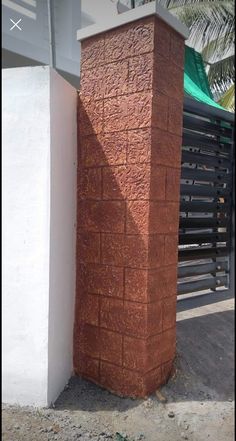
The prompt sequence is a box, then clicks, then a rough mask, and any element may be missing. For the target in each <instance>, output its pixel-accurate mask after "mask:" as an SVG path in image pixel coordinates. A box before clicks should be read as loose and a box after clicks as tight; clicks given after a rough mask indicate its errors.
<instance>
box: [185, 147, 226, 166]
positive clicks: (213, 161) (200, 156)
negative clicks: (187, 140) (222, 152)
mask: <svg viewBox="0 0 236 441" xmlns="http://www.w3.org/2000/svg"><path fill="white" fill-rule="evenodd" d="M181 162H182V163H188V164H197V165H205V166H208V167H209V166H210V167H211V168H213V167H221V168H225V169H229V168H230V166H231V162H230V160H229V159H227V158H224V157H222V156H215V155H214V156H213V155H209V154H204V153H197V152H193V151H189V150H187V149H186V150H185V149H182V158H181Z"/></svg>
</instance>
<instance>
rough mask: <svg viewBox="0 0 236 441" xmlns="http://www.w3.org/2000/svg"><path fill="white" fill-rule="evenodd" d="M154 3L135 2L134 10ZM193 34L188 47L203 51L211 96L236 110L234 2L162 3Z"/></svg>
mask: <svg viewBox="0 0 236 441" xmlns="http://www.w3.org/2000/svg"><path fill="white" fill-rule="evenodd" d="M150 1H153V0H136V1H135V0H132V5H133V6H138V5H140V4H144V3H148V2H150ZM159 3H160V4H162V6H164V7H166V8H168V9H169V11H170V12H171V13H172V14H174V15H176V16H177V17H178V18H179V19H180V20H181V21H182V22H183V23H185V24H186V25H187V27H188V28H189V30H190V37H189V43H190V45H191V46H193V47H196V46H197V47H200V48H201V49H200V51H201V54H202V57H203V60H204V62H205V64H206V70H207V74H208V79H209V83H210V86H211V89H212V92H213V94H214V95H215V96H218V97H219V103H220V104H221V105H222V106H223V107H225V108H227V109H228V110H231V111H232V110H234V108H235V104H234V92H235V84H234V81H235V69H234V58H235V56H234V40H235V37H234V35H235V13H234V0H159Z"/></svg>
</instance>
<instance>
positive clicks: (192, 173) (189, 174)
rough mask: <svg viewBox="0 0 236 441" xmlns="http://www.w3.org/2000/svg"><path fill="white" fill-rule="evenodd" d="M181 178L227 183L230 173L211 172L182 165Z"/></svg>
mask: <svg viewBox="0 0 236 441" xmlns="http://www.w3.org/2000/svg"><path fill="white" fill-rule="evenodd" d="M181 179H189V180H192V181H202V182H214V183H219V184H221V183H229V182H230V180H231V173H224V172H218V171H217V172H212V171H206V170H198V169H196V168H188V167H182V169H181Z"/></svg>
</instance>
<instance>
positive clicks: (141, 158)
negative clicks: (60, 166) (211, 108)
mask: <svg viewBox="0 0 236 441" xmlns="http://www.w3.org/2000/svg"><path fill="white" fill-rule="evenodd" d="M183 62H184V37H183V36H181V35H180V34H178V33H177V32H176V31H175V30H174V29H172V27H171V26H169V25H168V24H166V23H164V22H163V21H162V20H161V19H160V18H158V17H157V16H156V15H153V16H151V17H148V18H144V19H141V20H138V21H134V22H132V23H129V24H125V25H123V26H120V27H118V28H116V29H115V30H111V31H107V32H103V33H102V34H99V35H97V36H93V37H92V38H88V39H86V40H84V41H82V63H81V65H82V67H81V89H80V97H79V106H78V109H79V169H78V242H77V249H78V254H77V297H76V316H75V327H74V368H75V372H76V373H77V374H79V375H82V376H83V377H85V378H87V379H90V380H92V381H93V382H95V383H97V384H99V385H101V386H103V387H105V388H107V389H109V390H110V391H113V392H115V393H117V394H120V395H124V396H140V397H142V396H146V395H148V394H149V393H151V392H153V391H154V390H155V389H156V388H158V386H160V385H161V384H163V383H165V382H166V381H167V379H168V376H169V374H170V371H171V367H172V363H173V360H174V357H175V347H176V286H177V246H178V223H179V186H180V153H181V135H182V104H183Z"/></svg>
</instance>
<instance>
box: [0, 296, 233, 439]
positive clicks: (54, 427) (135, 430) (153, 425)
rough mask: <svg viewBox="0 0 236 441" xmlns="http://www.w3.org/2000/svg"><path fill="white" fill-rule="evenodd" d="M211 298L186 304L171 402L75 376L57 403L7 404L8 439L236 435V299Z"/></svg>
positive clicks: (168, 390)
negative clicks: (129, 395) (117, 391)
mask: <svg viewBox="0 0 236 441" xmlns="http://www.w3.org/2000/svg"><path fill="white" fill-rule="evenodd" d="M214 295H215V294H214ZM211 299H216V300H222V299H220V298H219V299H218V298H217V296H216V295H215V297H212V296H211ZM205 303H208V300H207V298H206V297H204V298H203V300H202V299H197V300H187V301H183V302H180V303H178V311H179V312H178V314H177V336H178V340H177V351H178V356H177V359H176V374H175V376H174V377H173V378H172V379H171V380H170V381H169V383H168V384H167V385H166V386H165V387H163V388H162V390H161V394H162V396H163V397H165V399H166V402H163V399H162V398H161V395H159V396H158V397H157V395H156V394H154V395H153V396H152V397H150V398H149V399H148V400H131V399H121V398H118V397H115V396H114V395H112V394H110V393H108V392H106V391H104V390H102V389H100V388H99V387H97V386H95V385H92V384H91V383H89V382H86V381H84V380H81V379H79V378H72V379H71V381H70V383H69V386H68V387H67V388H66V389H65V391H64V392H63V393H62V394H61V396H60V397H59V399H58V401H57V403H56V405H55V407H54V408H53V409H44V410H37V409H30V408H24V409H19V408H17V407H7V406H3V436H2V439H3V441H23V440H24V441H44V440H54V439H55V440H58V441H76V440H82V441H89V440H92V441H104V440H116V441H124V440H125V441H131V440H132V441H133V440H145V441H181V440H183V439H186V440H191V441H206V440H209V441H211V440H212V441H233V439H234V344H233V336H234V302H233V299H230V298H229V299H226V300H222V301H218V302H216V303H210V304H208V305H205Z"/></svg>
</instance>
